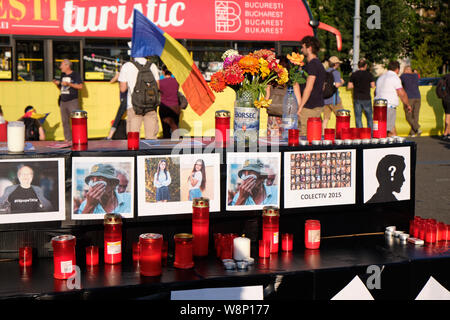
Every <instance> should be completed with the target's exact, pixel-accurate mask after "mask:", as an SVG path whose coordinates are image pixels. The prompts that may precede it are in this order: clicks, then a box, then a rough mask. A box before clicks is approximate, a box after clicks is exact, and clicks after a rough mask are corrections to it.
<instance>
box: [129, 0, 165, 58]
mask: <svg viewBox="0 0 450 320" xmlns="http://www.w3.org/2000/svg"><path fill="white" fill-rule="evenodd" d="M131 43H132V47H131V56H132V57H134V58H137V57H148V56H161V53H162V52H163V50H164V45H165V43H166V38H165V37H164V32H163V31H162V30H161V29H160V28H158V27H157V26H156V25H155V24H154V23H153V22H151V21H150V20H149V19H147V17H145V16H144V15H143V14H142V13H141V12H139V11H138V10H136V9H134V17H133V37H132V39H131Z"/></svg>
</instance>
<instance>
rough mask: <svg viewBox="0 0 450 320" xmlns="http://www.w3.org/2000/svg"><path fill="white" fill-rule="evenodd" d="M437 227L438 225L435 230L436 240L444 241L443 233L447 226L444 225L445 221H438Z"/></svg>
mask: <svg viewBox="0 0 450 320" xmlns="http://www.w3.org/2000/svg"><path fill="white" fill-rule="evenodd" d="M437 227H438V230H437V237H436V241H445V233H446V231H447V227H446V225H445V223H443V222H439V223H438V226H437Z"/></svg>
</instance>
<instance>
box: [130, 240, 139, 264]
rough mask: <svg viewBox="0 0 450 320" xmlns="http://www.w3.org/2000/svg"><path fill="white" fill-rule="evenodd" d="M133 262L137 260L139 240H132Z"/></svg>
mask: <svg viewBox="0 0 450 320" xmlns="http://www.w3.org/2000/svg"><path fill="white" fill-rule="evenodd" d="M132 246H133V248H132V250H133V253H132V255H133V262H139V242H133V245H132Z"/></svg>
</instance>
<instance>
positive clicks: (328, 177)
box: [290, 151, 352, 190]
mask: <svg viewBox="0 0 450 320" xmlns="http://www.w3.org/2000/svg"><path fill="white" fill-rule="evenodd" d="M351 168H352V155H351V152H350V151H346V152H318V153H296V154H291V155H290V172H291V178H290V189H291V190H305V189H306V190H307V189H324V188H327V189H328V188H346V187H351V174H352V169H351Z"/></svg>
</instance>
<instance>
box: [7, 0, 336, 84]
mask: <svg viewBox="0 0 450 320" xmlns="http://www.w3.org/2000/svg"><path fill="white" fill-rule="evenodd" d="M134 9H137V10H139V11H140V12H142V13H143V14H144V15H146V16H147V17H148V18H149V19H150V20H152V21H153V22H154V23H155V24H156V25H158V26H159V27H160V28H161V29H163V30H164V31H165V32H167V33H168V34H169V35H171V36H172V37H173V38H175V39H177V40H179V41H180V43H182V44H183V46H185V48H186V49H187V50H188V51H189V52H190V53H191V55H192V57H193V60H194V61H195V62H196V63H197V64H198V67H199V69H200V70H201V71H202V73H203V75H204V77H205V79H206V80H209V78H210V76H211V74H212V73H214V72H215V71H216V70H218V69H219V68H220V67H221V55H222V53H223V52H224V51H226V50H228V49H230V48H233V49H236V50H238V51H239V52H241V53H242V54H246V53H248V52H250V51H253V50H256V49H263V48H265V49H272V50H274V51H276V52H277V54H287V53H290V52H292V51H293V50H295V49H298V42H299V41H300V40H301V39H302V38H303V37H304V36H306V35H315V34H316V32H317V29H318V28H319V29H325V30H327V31H329V32H332V33H334V34H335V35H336V39H337V45H338V50H339V49H340V46H341V42H342V40H341V36H340V33H339V31H338V30H336V29H335V28H333V27H331V26H328V25H326V24H323V23H321V22H319V21H317V20H314V18H313V16H312V14H311V11H310V8H309V6H308V3H307V1H306V0H303V1H302V0H283V1H281V0H214V1H213V0H95V1H85V0H70V1H69V0H0V80H4V81H5V80H6V81H51V80H52V79H54V78H55V77H57V76H58V75H59V73H60V71H59V69H58V65H59V63H60V62H61V61H62V60H63V59H69V60H71V61H72V62H73V69H74V70H75V71H77V72H79V73H80V74H81V76H82V78H83V80H85V81H109V80H110V79H112V78H113V77H114V75H115V74H116V72H117V71H119V70H120V66H121V65H122V64H123V62H125V61H127V60H129V59H130V57H129V50H130V44H129V43H130V40H131V33H132V27H133V10H134Z"/></svg>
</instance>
